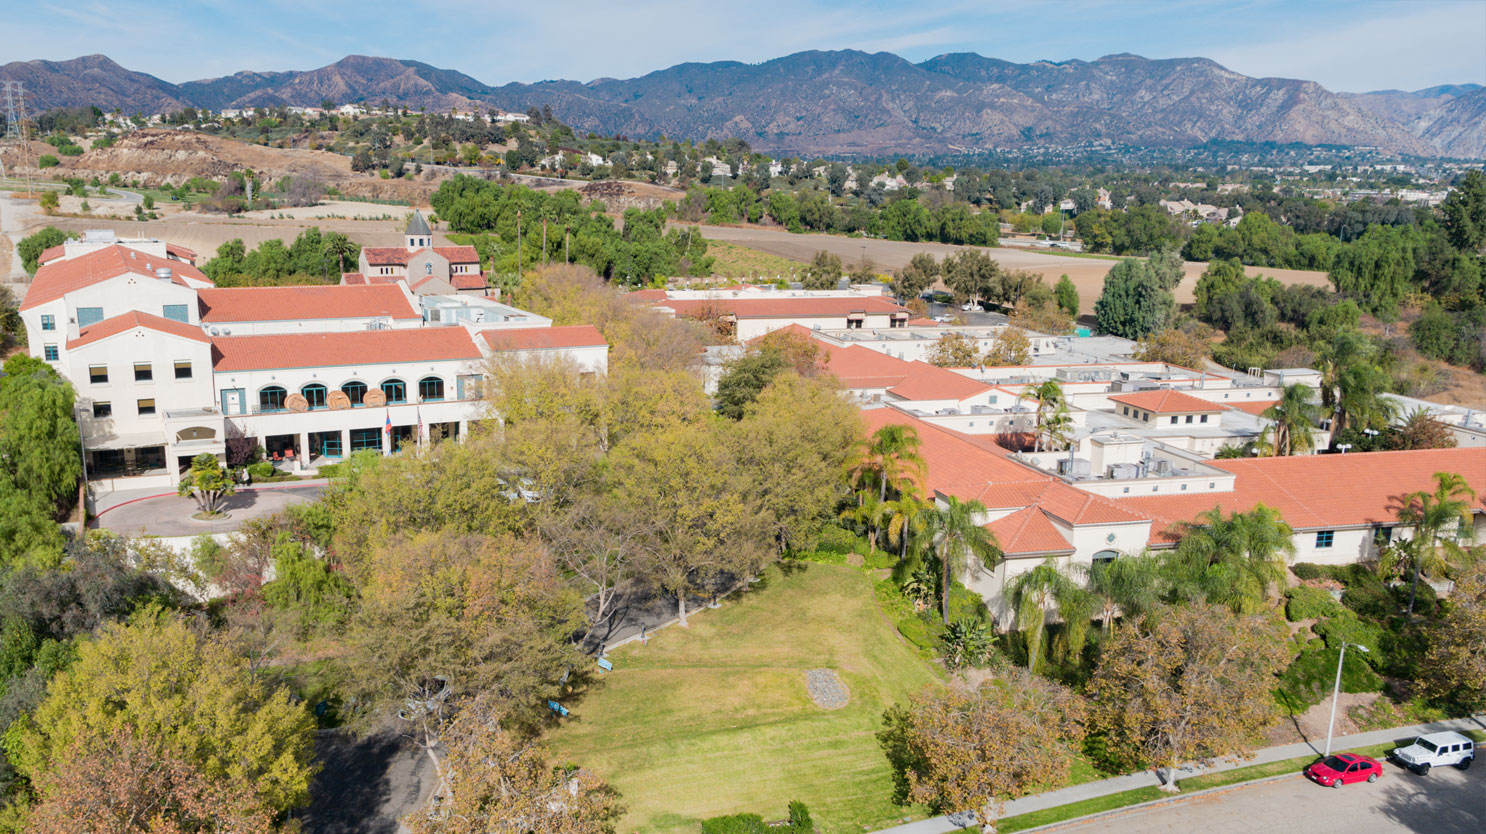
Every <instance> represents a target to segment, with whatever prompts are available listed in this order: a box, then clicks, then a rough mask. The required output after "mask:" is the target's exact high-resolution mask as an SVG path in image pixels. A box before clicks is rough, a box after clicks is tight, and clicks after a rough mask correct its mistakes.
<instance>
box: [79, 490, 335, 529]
mask: <svg viewBox="0 0 1486 834" xmlns="http://www.w3.org/2000/svg"><path fill="white" fill-rule="evenodd" d="M324 491H325V486H324V483H323V482H320V483H314V484H305V485H303V486H293V487H282V486H274V487H264V488H255V489H240V490H238V492H237V494H236V495H234V496H232V497H231V498H228V499H227V512H228V513H229V516H230V517H228V518H226V519H223V520H220V521H212V522H205V521H197V520H195V519H193V518H191V514H192V513H194V512H196V503H195V502H194V501H192V500H191V499H190V498H183V497H180V496H177V495H165V496H159V497H154V498H142V499H139V500H135V501H130V502H129V503H127V504H121V505H118V506H115V507H111V508H109V509H106V510H104V511H103V512H102V513H101V514H100V515H99V516H98V521H97V525H98V526H99V527H101V528H103V529H105V530H112V531H114V532H115V533H122V534H125V535H148V536H162V537H171V536H199V535H201V534H202V533H231V532H233V531H235V530H237V529H238V528H239V527H241V526H242V524H243V522H245V521H248V520H249V519H253V518H257V517H259V516H264V515H272V514H274V513H277V512H282V511H283V510H284V509H285V508H286V507H288V506H290V505H291V504H301V503H304V502H305V501H313V500H315V499H316V498H319V497H320V495H321V494H322V493H323V492H324Z"/></svg>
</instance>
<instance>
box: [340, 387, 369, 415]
mask: <svg viewBox="0 0 1486 834" xmlns="http://www.w3.org/2000/svg"><path fill="white" fill-rule="evenodd" d="M341 392H342V393H344V394H345V395H346V399H348V400H350V401H351V407H352V408H355V407H356V406H358V405H361V404H362V403H363V402H364V401H365V400H366V383H365V382H357V381H355V380H352V381H350V382H347V383H346V384H345V385H342V386H341Z"/></svg>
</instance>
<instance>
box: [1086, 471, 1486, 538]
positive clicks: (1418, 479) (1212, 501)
mask: <svg viewBox="0 0 1486 834" xmlns="http://www.w3.org/2000/svg"><path fill="white" fill-rule="evenodd" d="M1208 463H1209V464H1210V465H1212V466H1216V467H1217V468H1219V469H1224V470H1227V471H1229V472H1232V473H1233V474H1234V475H1236V476H1237V478H1235V482H1234V488H1233V491H1232V492H1205V493H1197V494H1193V495H1151V496H1143V497H1137V498H1119V499H1116V502H1117V503H1118V504H1119V505H1120V506H1122V507H1128V508H1129V509H1131V510H1134V511H1136V512H1138V513H1141V514H1142V515H1147V516H1149V517H1151V518H1152V519H1154V522H1153V523H1152V525H1151V543H1152V544H1160V543H1170V542H1172V541H1174V540H1175V536H1174V535H1172V531H1171V528H1172V527H1174V526H1175V525H1176V523H1177V522H1181V521H1191V520H1193V519H1195V518H1196V517H1197V516H1198V515H1199V514H1201V513H1203V512H1205V511H1207V510H1210V509H1212V508H1213V507H1215V506H1216V507H1219V508H1220V509H1222V511H1223V512H1225V513H1227V512H1247V511H1249V510H1251V509H1253V508H1254V507H1255V506H1257V505H1259V504H1264V505H1265V506H1267V507H1273V508H1274V509H1276V510H1278V511H1279V512H1280V514H1281V515H1282V516H1284V518H1285V521H1286V523H1288V524H1289V525H1290V526H1291V527H1294V528H1296V529H1304V530H1313V529H1326V528H1334V527H1362V526H1369V525H1373V524H1394V523H1396V521H1395V516H1394V508H1395V507H1396V506H1397V505H1398V501H1399V499H1400V498H1401V497H1402V496H1404V495H1406V494H1408V493H1410V492H1417V491H1419V490H1431V491H1432V490H1433V489H1434V473H1436V472H1455V473H1458V474H1460V475H1463V476H1464V477H1465V479H1466V481H1467V482H1469V484H1470V486H1471V488H1472V489H1474V490H1475V491H1476V496H1477V497H1476V500H1475V501H1474V503H1473V507H1474V508H1475V510H1476V511H1477V512H1486V448H1481V447H1476V448H1465V449H1416V450H1412V451H1406V452H1361V453H1357V454H1346V455H1297V456H1294V457H1277V458H1254V459H1229V460H1213V461H1208Z"/></svg>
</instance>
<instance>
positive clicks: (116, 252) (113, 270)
mask: <svg viewBox="0 0 1486 834" xmlns="http://www.w3.org/2000/svg"><path fill="white" fill-rule="evenodd" d="M160 267H168V268H169V269H170V271H171V278H170V280H171V282H172V283H175V284H179V285H180V286H183V287H187V286H190V284H189V283H187V282H186V280H185V279H186V278H190V279H193V280H195V281H198V282H202V283H206V284H210V283H211V279H210V278H207V277H206V276H205V275H204V274H202V272H201V270H199V269H197V268H196V267H194V266H191V265H190V264H187V263H182V262H181V261H174V260H170V259H169V258H162V257H160V256H158V255H150V254H146V253H144V252H140V251H138V250H137V249H128V248H125V247H123V246H118V245H114V246H105V247H103V248H101V249H98V250H96V251H93V252H89V253H87V254H86V255H79V256H77V257H76V258H69V259H68V260H65V261H56V262H54V263H49V264H47V265H46V266H43V267H42V268H40V269H38V270H37V271H36V277H35V278H33V279H31V287H30V289H28V290H27V291H26V298H25V300H24V301H22V302H21V309H22V310H27V309H30V308H32V307H35V306H37V305H38V304H45V303H47V302H48V301H55V300H56V299H58V298H61V297H62V296H64V295H66V294H67V293H70V292H74V291H76V290H80V289H83V288H84V287H90V286H92V285H94V284H97V283H100V282H103V281H108V280H111V279H114V278H117V277H119V276H121V275H131V274H132V275H139V276H143V277H145V278H151V279H153V278H154V277H155V270H156V269H158V268H160Z"/></svg>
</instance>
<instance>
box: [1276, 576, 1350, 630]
mask: <svg viewBox="0 0 1486 834" xmlns="http://www.w3.org/2000/svg"><path fill="white" fill-rule="evenodd" d="M1285 596H1286V597H1287V598H1288V600H1289V601H1288V602H1286V603H1285V618H1286V619H1288V620H1289V621H1290V622H1292V623H1297V622H1300V621H1301V620H1316V619H1320V618H1321V617H1330V616H1335V615H1337V614H1341V613H1349V612H1347V609H1345V608H1343V607H1342V606H1341V605H1340V604H1339V603H1338V602H1337V601H1336V600H1334V599H1332V598H1331V594H1330V593H1328V592H1326V591H1324V590H1322V589H1320V588H1312V587H1310V586H1308V585H1298V586H1296V587H1294V588H1290V589H1288V590H1286V591H1285Z"/></svg>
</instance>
